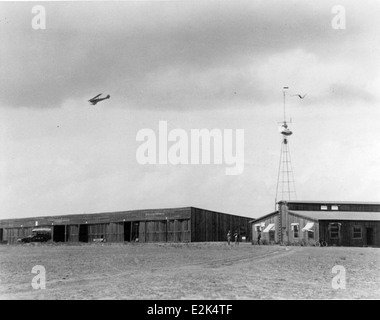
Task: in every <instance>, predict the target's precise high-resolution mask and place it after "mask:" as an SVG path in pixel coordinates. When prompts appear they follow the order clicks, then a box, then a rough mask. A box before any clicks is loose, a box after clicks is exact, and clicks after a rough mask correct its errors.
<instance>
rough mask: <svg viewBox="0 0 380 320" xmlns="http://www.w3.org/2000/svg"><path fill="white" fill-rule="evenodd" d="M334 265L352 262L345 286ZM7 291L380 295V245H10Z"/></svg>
mask: <svg viewBox="0 0 380 320" xmlns="http://www.w3.org/2000/svg"><path fill="white" fill-rule="evenodd" d="M35 265H42V266H43V267H44V268H45V270H46V289H45V290H41V289H39V290H35V289H33V287H32V284H31V283H32V279H33V277H35V276H36V274H33V273H32V268H33V267H34V266H35ZM335 265H340V266H343V267H344V268H345V273H346V274H345V275H346V288H345V289H333V287H332V281H333V278H334V277H335V276H337V274H336V273H333V272H332V268H333V267H334V266H335ZM340 275H342V273H340ZM0 298H1V299H19V300H23V299H44V300H45V299H46V300H47V299H201V300H203V299H212V300H216V299H250V300H252V299H380V249H379V248H342V247H327V248H316V247H294V246H291V247H282V246H253V245H251V244H250V243H240V245H239V246H227V244H225V243H189V244H124V243H120V244H108V243H106V244H101V243H97V244H82V245H79V244H78V245H66V244H61V245H58V244H24V245H14V246H13V245H3V246H0Z"/></svg>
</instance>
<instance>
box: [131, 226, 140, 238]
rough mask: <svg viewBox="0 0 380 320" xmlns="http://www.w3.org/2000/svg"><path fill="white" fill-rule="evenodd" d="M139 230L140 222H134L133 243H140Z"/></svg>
mask: <svg viewBox="0 0 380 320" xmlns="http://www.w3.org/2000/svg"><path fill="white" fill-rule="evenodd" d="M139 228H140V222H133V224H132V238H131V240H132V241H135V242H136V241H139Z"/></svg>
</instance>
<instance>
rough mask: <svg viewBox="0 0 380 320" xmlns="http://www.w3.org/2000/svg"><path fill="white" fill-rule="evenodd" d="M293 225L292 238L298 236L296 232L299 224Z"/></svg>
mask: <svg viewBox="0 0 380 320" xmlns="http://www.w3.org/2000/svg"><path fill="white" fill-rule="evenodd" d="M292 227H293V238H298V233H299V225H298V224H294V225H292Z"/></svg>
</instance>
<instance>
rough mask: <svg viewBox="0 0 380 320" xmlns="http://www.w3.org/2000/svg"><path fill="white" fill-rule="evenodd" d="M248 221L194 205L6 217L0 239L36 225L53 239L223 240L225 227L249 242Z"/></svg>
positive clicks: (0, 222) (1, 223) (7, 239)
mask: <svg viewBox="0 0 380 320" xmlns="http://www.w3.org/2000/svg"><path fill="white" fill-rule="evenodd" d="M250 220H252V218H248V217H242V216H236V215H231V214H226V213H221V212H215V211H209V210H204V209H199V208H194V207H185V208H171V209H149V210H133V211H122V212H109V213H93V214H74V215H64V216H49V217H36V218H22V219H7V220H0V242H2V243H8V244H13V243H16V242H17V240H18V239H20V238H23V237H27V236H29V235H31V234H32V231H33V229H36V227H38V228H40V227H45V228H49V229H51V237H52V240H53V241H55V242H92V241H93V240H94V239H100V238H104V239H105V240H106V241H107V242H123V241H128V242H135V241H139V242H202V241H226V237H227V232H228V231H229V230H231V233H234V232H236V231H238V233H239V234H240V239H242V238H243V239H244V237H245V239H246V240H247V241H250V239H251V238H250V230H251V229H250V225H249V221H250Z"/></svg>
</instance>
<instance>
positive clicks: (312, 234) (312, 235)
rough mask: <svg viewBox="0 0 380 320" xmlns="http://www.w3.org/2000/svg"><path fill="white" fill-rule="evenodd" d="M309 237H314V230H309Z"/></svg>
mask: <svg viewBox="0 0 380 320" xmlns="http://www.w3.org/2000/svg"><path fill="white" fill-rule="evenodd" d="M307 237H308V238H309V239H314V232H313V231H308V232H307Z"/></svg>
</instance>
